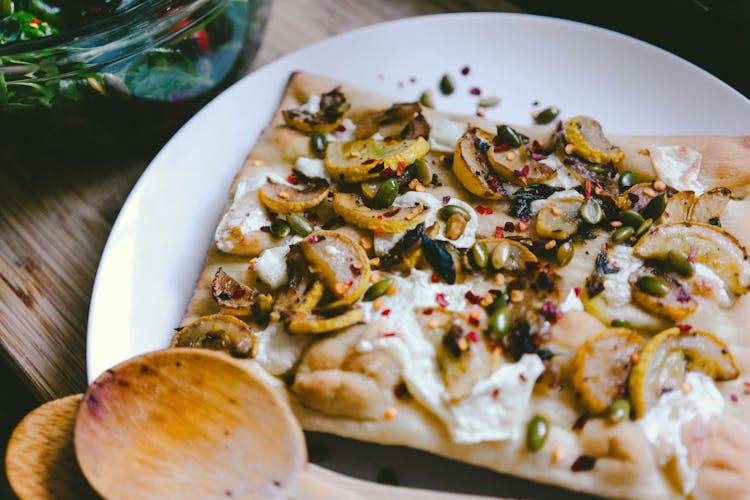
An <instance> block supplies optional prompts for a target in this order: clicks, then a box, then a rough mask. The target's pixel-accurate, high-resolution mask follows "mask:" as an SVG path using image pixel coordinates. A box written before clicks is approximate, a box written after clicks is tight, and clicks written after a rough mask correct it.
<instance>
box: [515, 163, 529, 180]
mask: <svg viewBox="0 0 750 500" xmlns="http://www.w3.org/2000/svg"><path fill="white" fill-rule="evenodd" d="M530 171H531V168H530V167H529V164H528V163H527V164H526V165H524V166H523V168H522V169H521V170H514V171H513V173H514V174H515V176H516V177H528V176H529V172H530Z"/></svg>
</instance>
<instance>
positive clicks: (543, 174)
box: [487, 146, 557, 186]
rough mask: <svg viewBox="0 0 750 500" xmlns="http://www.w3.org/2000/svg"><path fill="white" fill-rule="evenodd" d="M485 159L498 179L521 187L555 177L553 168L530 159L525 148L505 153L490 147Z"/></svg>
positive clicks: (555, 172) (527, 149)
mask: <svg viewBox="0 0 750 500" xmlns="http://www.w3.org/2000/svg"><path fill="white" fill-rule="evenodd" d="M487 159H488V160H489V161H490V166H492V169H493V170H494V171H495V172H497V173H498V175H500V177H502V178H503V179H505V180H506V181H509V182H512V183H514V184H518V185H521V186H523V185H526V184H537V183H540V182H546V181H548V180H550V179H551V178H553V177H554V176H556V175H557V170H555V169H554V168H552V167H550V166H549V165H546V164H544V163H540V162H538V161H536V160H534V159H533V158H531V154H530V153H529V148H528V147H526V146H520V147H517V148H513V149H509V150H507V151H495V148H494V147H491V148H490V149H489V150H488V151H487ZM526 167H528V168H526Z"/></svg>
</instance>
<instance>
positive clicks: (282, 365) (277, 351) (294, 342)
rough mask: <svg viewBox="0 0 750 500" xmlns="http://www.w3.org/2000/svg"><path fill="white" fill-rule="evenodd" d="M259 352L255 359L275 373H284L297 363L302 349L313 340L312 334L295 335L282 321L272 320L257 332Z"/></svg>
mask: <svg viewBox="0 0 750 500" xmlns="http://www.w3.org/2000/svg"><path fill="white" fill-rule="evenodd" d="M256 336H257V338H258V353H257V354H256V355H255V358H254V359H255V360H256V361H257V362H258V363H260V364H261V366H262V367H263V368H265V369H266V370H267V371H268V372H270V373H272V374H273V375H283V374H284V373H286V372H288V371H289V370H291V369H292V368H293V367H294V365H295V364H296V363H297V360H298V359H299V357H300V355H301V354H302V351H304V350H305V348H306V347H307V346H308V344H309V343H310V342H311V341H312V340H313V336H312V335H294V334H292V333H289V332H287V331H286V328H285V327H284V325H283V324H282V323H279V322H277V321H276V322H271V323H270V324H269V325H268V326H267V327H266V328H265V330H261V331H259V332H256Z"/></svg>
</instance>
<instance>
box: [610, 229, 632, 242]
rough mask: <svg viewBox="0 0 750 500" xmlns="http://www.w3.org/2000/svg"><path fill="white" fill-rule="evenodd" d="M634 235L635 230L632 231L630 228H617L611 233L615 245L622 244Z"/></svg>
mask: <svg viewBox="0 0 750 500" xmlns="http://www.w3.org/2000/svg"><path fill="white" fill-rule="evenodd" d="M634 233H635V229H633V228H632V227H631V226H622V227H619V228H617V230H616V231H615V232H614V233H612V241H614V242H615V243H622V242H623V241H625V240H627V239H628V238H630V237H631V236H633V234H634Z"/></svg>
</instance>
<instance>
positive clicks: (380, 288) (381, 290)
mask: <svg viewBox="0 0 750 500" xmlns="http://www.w3.org/2000/svg"><path fill="white" fill-rule="evenodd" d="M392 286H393V279H392V278H383V279H382V280H380V281H378V282H377V283H375V284H374V285H370V288H368V289H367V290H366V291H365V294H364V296H363V297H362V300H364V301H367V302H369V301H372V300H375V299H377V298H378V297H381V296H383V295H385V294H386V292H388V290H389V289H390V288H391V287H392Z"/></svg>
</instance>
